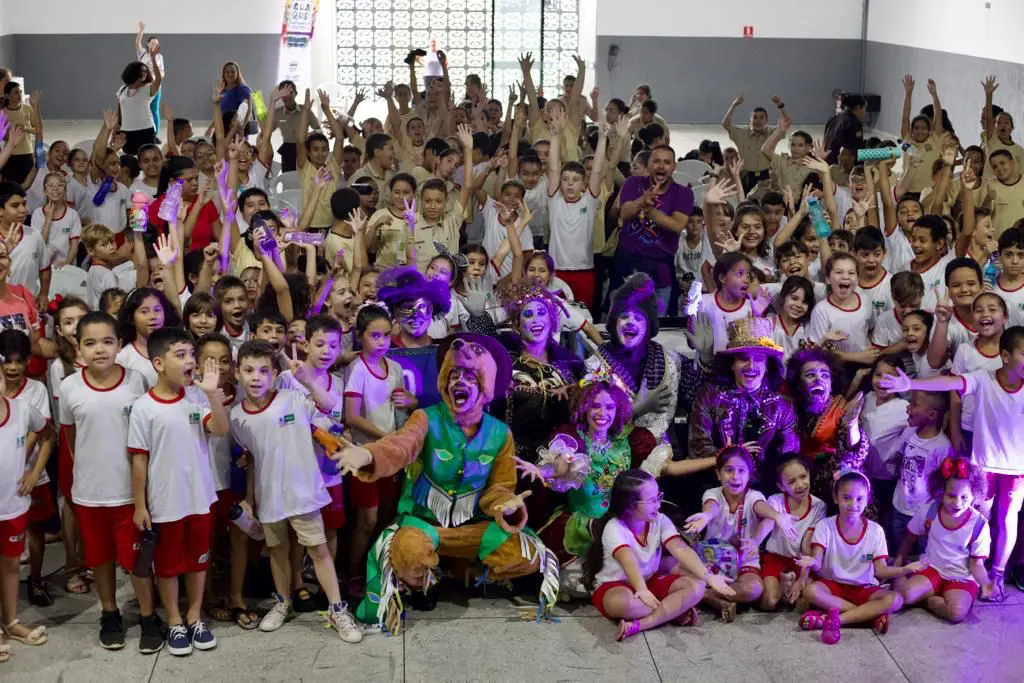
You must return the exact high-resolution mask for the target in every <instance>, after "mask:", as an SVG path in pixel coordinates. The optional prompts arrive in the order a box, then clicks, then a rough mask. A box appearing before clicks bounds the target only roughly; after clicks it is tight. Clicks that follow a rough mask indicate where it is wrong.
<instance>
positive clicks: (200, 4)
mask: <svg viewBox="0 0 1024 683" xmlns="http://www.w3.org/2000/svg"><path fill="white" fill-rule="evenodd" d="M326 1H327V2H330V0H326ZM0 3H2V4H0V28H2V29H3V30H0V35H2V34H3V33H18V34H33V33H36V34H40V33H41V34H52V33H64V34H68V33H71V34H75V33H85V34H88V33H135V32H136V31H137V30H138V22H139V20H140V19H141V20H143V21H145V22H146V30H147V31H148V32H150V33H153V34H155V35H160V34H161V33H219V34H223V33H241V34H245V33H279V32H280V31H281V20H282V18H283V15H284V0H173V1H171V2H166V1H163V0H161V1H159V2H153V1H148V2H141V3H140V2H138V1H137V0H0Z"/></svg>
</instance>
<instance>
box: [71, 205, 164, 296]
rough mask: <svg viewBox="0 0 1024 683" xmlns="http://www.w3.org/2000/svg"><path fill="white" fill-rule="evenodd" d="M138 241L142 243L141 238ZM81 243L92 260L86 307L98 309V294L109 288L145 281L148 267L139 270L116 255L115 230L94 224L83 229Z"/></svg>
mask: <svg viewBox="0 0 1024 683" xmlns="http://www.w3.org/2000/svg"><path fill="white" fill-rule="evenodd" d="M138 241H139V242H140V243H141V240H138ZM82 244H84V245H85V251H86V253H87V254H88V255H89V260H90V261H91V265H90V266H89V272H88V274H87V275H86V279H85V284H86V297H85V302H86V303H87V304H89V308H91V309H93V310H94V311H95V310H100V297H101V296H102V295H103V292H105V291H107V290H108V289H120V290H122V291H124V292H130V291H131V290H133V289H135V288H136V287H144V286H145V285H146V284H148V280H149V273H148V268H146V269H145V270H140V269H138V268H137V267H136V266H137V264H135V263H133V262H132V261H131V260H127V261H126V260H123V259H121V258H120V257H119V256H118V255H117V245H116V243H115V240H114V233H113V232H111V230H110V228H108V227H107V226H105V225H101V224H99V223H93V224H92V225H90V226H89V227H87V228H85V229H84V230H83V231H82ZM140 248H141V244H140ZM143 255H144V254H143ZM147 263H148V261H147Z"/></svg>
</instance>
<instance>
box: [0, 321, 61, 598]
mask: <svg viewBox="0 0 1024 683" xmlns="http://www.w3.org/2000/svg"><path fill="white" fill-rule="evenodd" d="M31 355H32V341H31V339H29V337H28V335H27V334H25V333H24V332H22V331H21V330H4V331H3V332H0V359H2V361H3V374H4V375H5V378H6V380H7V392H6V396H7V398H8V399H9V400H10V401H12V402H14V403H22V404H25V405H27V406H28V407H30V408H31V409H32V410H34V411H36V412H38V413H39V414H40V415H42V416H43V418H45V419H46V421H47V424H49V421H50V398H49V396H48V395H47V391H46V385H45V384H43V383H42V382H38V381H36V380H34V379H29V378H28V377H26V376H25V371H26V370H27V369H28V361H29V357H30V356H31ZM54 443H55V440H54V438H53V430H52V429H47V430H46V431H45V432H43V433H41V434H38V435H36V434H32V435H30V436H29V437H28V441H27V442H26V448H28V449H29V457H28V462H27V463H26V465H25V476H24V478H23V479H22V480H21V481H20V482H19V490H27V491H29V498H30V499H31V502H32V505H31V507H30V508H29V514H28V532H27V537H28V559H29V575H28V598H29V602H30V603H32V604H33V605H35V606H36V607H49V606H50V605H52V604H53V598H52V597H51V596H50V594H49V592H48V591H47V590H46V583H45V582H44V581H43V579H42V569H43V555H44V553H45V552H46V542H45V533H44V529H43V524H45V523H46V522H48V521H49V520H50V518H51V517H53V516H54V515H55V514H56V513H57V508H56V506H55V505H54V503H53V494H52V493H50V477H49V476H47V474H46V463H47V461H48V460H49V459H50V454H51V453H52V451H53V446H54Z"/></svg>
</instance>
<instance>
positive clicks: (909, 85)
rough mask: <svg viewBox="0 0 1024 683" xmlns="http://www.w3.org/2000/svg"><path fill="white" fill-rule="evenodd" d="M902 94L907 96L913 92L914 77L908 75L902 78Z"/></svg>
mask: <svg viewBox="0 0 1024 683" xmlns="http://www.w3.org/2000/svg"><path fill="white" fill-rule="evenodd" d="M903 92H905V93H906V94H908V95H909V94H911V93H913V92H914V77H913V76H911V75H910V74H907V75H906V76H904V77H903Z"/></svg>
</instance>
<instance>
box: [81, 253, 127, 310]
mask: <svg viewBox="0 0 1024 683" xmlns="http://www.w3.org/2000/svg"><path fill="white" fill-rule="evenodd" d="M135 281H136V273H135V264H134V263H132V262H131V261H125V262H124V263H121V264H119V265H116V266H114V267H113V268H107V267H106V266H101V265H99V264H96V263H94V264H93V265H92V266H91V267H90V268H89V272H88V273H86V275H85V301H86V303H87V304H89V308H91V309H92V310H94V311H98V310H99V308H100V297H101V296H103V292H105V291H107V290H108V289H114V288H116V289H120V290H122V291H124V292H130V291H132V290H133V289H135Z"/></svg>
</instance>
